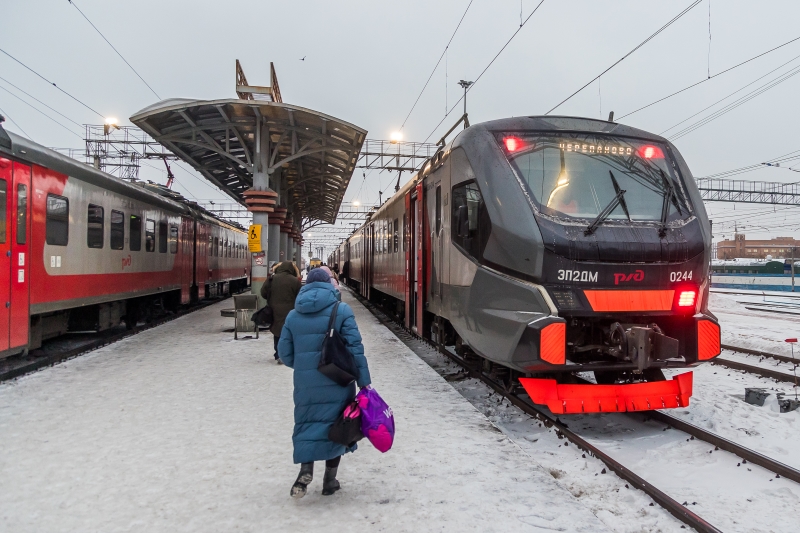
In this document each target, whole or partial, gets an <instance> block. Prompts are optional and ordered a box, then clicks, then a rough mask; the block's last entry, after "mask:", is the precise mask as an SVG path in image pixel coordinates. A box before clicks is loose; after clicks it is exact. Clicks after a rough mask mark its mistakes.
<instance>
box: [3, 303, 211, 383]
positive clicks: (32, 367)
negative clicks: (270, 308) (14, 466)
mask: <svg viewBox="0 0 800 533" xmlns="http://www.w3.org/2000/svg"><path fill="white" fill-rule="evenodd" d="M220 301H221V300H207V301H203V302H201V303H199V304H196V305H193V306H191V307H188V308H186V309H181V310H180V311H178V312H177V313H175V314H174V315H167V316H163V317H159V318H157V319H155V320H153V321H151V322H148V323H146V324H143V325H141V326H137V327H135V328H132V329H129V330H125V331H121V332H119V333H114V334H111V335H106V336H100V337H99V338H98V339H96V340H93V341H89V342H87V343H85V344H81V345H80V346H77V347H75V348H72V349H67V350H64V351H57V352H55V353H50V354H42V355H38V356H36V355H28V356H25V357H11V358H8V359H6V360H3V361H0V382H3V381H8V380H10V379H14V378H18V377H20V376H24V375H25V374H30V373H31V372H35V371H37V370H39V369H41V368H45V367H48V366H53V365H57V364H58V363H62V362H64V361H67V360H69V359H74V358H75V357H79V356H81V355H84V354H86V353H89V352H93V351H94V350H97V349H99V348H102V347H103V346H108V345H109V344H113V343H115V342H117V341H120V340H122V339H125V338H127V337H130V336H132V335H136V334H137V333H141V332H143V331H147V330H148V329H152V328H154V327H157V326H160V325H161V324H165V323H167V322H170V321H172V320H175V319H177V318H180V317H182V316H186V315H188V314H189V313H193V312H195V311H199V310H200V309H203V308H205V307H208V306H209V305H213V304H215V303H218V302H220Z"/></svg>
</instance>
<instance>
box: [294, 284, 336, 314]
mask: <svg viewBox="0 0 800 533" xmlns="http://www.w3.org/2000/svg"><path fill="white" fill-rule="evenodd" d="M338 301H339V300H338V298H336V289H335V288H334V287H333V285H331V284H330V283H327V282H324V281H315V282H313V283H308V284H306V286H305V287H303V288H302V289H300V294H298V295H297V300H296V301H295V303H294V309H295V311H297V312H298V313H302V314H308V313H316V312H318V311H322V310H323V309H325V308H326V307H330V306H332V305H333V304H335V303H336V302H338Z"/></svg>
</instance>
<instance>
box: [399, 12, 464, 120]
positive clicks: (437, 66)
mask: <svg viewBox="0 0 800 533" xmlns="http://www.w3.org/2000/svg"><path fill="white" fill-rule="evenodd" d="M472 2H474V0H470V2H469V4H467V8H466V9H465V10H464V14H463V15H461V19H460V20H459V21H458V25H456V29H455V30H453V34H452V35H451V36H450V40H449V41H447V44H446V45H445V47H444V51H443V52H442V55H440V56H439V60H438V61H437V62H436V65H435V66H434V67H433V70H432V71H431V74H430V76H428V79H427V81H425V85H423V86H422V90H421V91H420V92H419V95H417V99H416V100H414V105H412V106H411V110H410V111H409V112H408V115H406V118H405V120H403V124H402V125H401V126H400V130H402V129H403V128H405V126H406V122H408V117H410V116H411V113H413V112H414V108H416V107H417V103H419V99H420V98H422V93H424V92H425V89H427V88H428V84H429V83H430V82H431V78H433V75H434V73H436V69H438V68H439V64H440V63H441V62H442V58H443V57H445V54H447V49H448V48H450V43H452V42H453V38H454V37H455V36H456V33H457V32H458V29H459V28H460V27H461V23H462V22H464V17H466V16H467V11H469V8H470V6H472Z"/></svg>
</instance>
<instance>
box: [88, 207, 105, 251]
mask: <svg viewBox="0 0 800 533" xmlns="http://www.w3.org/2000/svg"><path fill="white" fill-rule="evenodd" d="M87 218H88V224H87V226H86V244H87V245H89V248H102V247H103V226H104V213H103V208H102V207H101V206H99V205H94V204H89V212H88V217H87Z"/></svg>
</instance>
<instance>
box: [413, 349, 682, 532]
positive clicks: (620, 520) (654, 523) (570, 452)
mask: <svg viewBox="0 0 800 533" xmlns="http://www.w3.org/2000/svg"><path fill="white" fill-rule="evenodd" d="M413 344H414V351H415V353H416V354H417V355H419V356H420V357H421V358H422V359H423V360H424V361H425V362H427V363H428V364H429V365H431V367H432V368H434V369H435V370H436V371H437V372H439V373H440V374H441V375H443V376H445V379H447V380H448V381H450V382H451V384H452V385H453V386H454V388H455V389H456V390H457V391H458V392H459V393H461V394H462V395H463V396H464V397H465V398H466V399H467V400H469V401H470V403H472V405H474V406H475V407H476V408H477V409H478V410H480V411H481V412H482V413H483V414H485V415H486V416H487V417H488V418H489V420H490V421H491V422H492V423H493V424H494V425H496V426H497V427H498V428H500V429H501V430H502V431H503V433H505V434H506V435H508V437H509V438H511V439H512V440H513V441H514V442H515V443H516V444H517V445H519V446H520V447H521V448H522V449H523V450H524V451H525V452H526V453H528V454H529V455H530V456H531V460H532V461H535V462H536V463H537V464H539V465H541V466H542V467H543V468H544V469H546V470H547V471H548V472H550V474H551V475H552V476H553V478H555V479H557V480H558V483H559V484H560V485H561V486H562V487H565V488H566V489H567V490H569V491H570V493H572V495H573V496H575V497H576V498H578V499H579V500H580V501H581V502H582V503H583V504H584V505H587V506H589V507H590V508H591V509H592V511H593V512H594V514H595V515H597V516H598V517H599V518H600V519H601V520H602V521H603V522H604V523H605V524H606V525H607V526H608V527H609V528H610V529H612V530H614V531H618V532H630V533H634V532H653V533H655V532H664V533H666V532H677V531H686V529H685V526H683V524H682V523H681V522H680V521H678V520H677V519H675V518H674V517H673V516H672V515H670V514H669V513H668V512H667V511H665V510H664V509H663V508H661V507H659V506H658V505H657V504H655V503H654V502H653V500H652V499H651V498H650V497H649V496H647V495H646V494H645V493H644V492H641V491H639V490H638V489H635V488H631V487H629V486H628V485H627V483H626V482H625V481H623V480H622V479H620V478H619V477H617V476H616V475H615V474H614V473H613V472H610V471H608V470H607V468H606V466H605V464H603V462H602V461H600V460H599V459H596V458H594V457H592V456H591V455H588V456H587V454H585V453H584V452H582V451H581V450H579V449H578V448H577V447H576V446H574V445H572V444H570V443H569V441H568V440H567V439H565V438H563V437H559V436H558V435H557V433H556V431H555V430H554V429H552V428H550V429H548V428H546V427H544V426H543V425H542V423H540V422H538V421H537V420H536V419H533V418H531V417H530V416H528V415H527V414H525V413H523V412H522V411H521V410H519V409H518V408H517V407H515V406H513V405H511V404H510V403H509V402H508V401H507V400H505V399H503V398H502V397H500V396H499V395H498V394H496V393H495V392H494V391H492V390H491V389H490V388H489V387H487V386H486V385H485V384H484V383H482V382H481V381H480V380H477V379H473V378H467V377H466V374H465V373H464V372H462V371H461V368H460V367H459V366H457V365H456V364H454V363H452V362H451V361H450V360H449V359H447V358H446V357H444V356H443V355H442V354H440V353H438V352H437V351H436V350H434V349H432V348H430V347H428V346H427V345H425V344H423V343H422V342H418V341H417V342H413ZM567 421H568V423H569V424H571V423H572V422H571V421H569V420H568V419H567Z"/></svg>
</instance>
